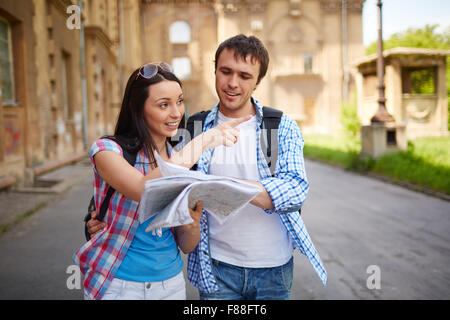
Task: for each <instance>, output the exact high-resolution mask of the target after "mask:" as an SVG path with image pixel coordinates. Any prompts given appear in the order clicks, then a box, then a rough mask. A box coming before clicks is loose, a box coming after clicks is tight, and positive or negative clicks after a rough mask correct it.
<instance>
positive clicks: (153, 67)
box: [136, 62, 173, 80]
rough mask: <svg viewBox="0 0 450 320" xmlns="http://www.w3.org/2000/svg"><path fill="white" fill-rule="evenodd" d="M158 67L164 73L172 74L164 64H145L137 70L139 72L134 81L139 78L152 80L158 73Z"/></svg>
mask: <svg viewBox="0 0 450 320" xmlns="http://www.w3.org/2000/svg"><path fill="white" fill-rule="evenodd" d="M158 67H159V68H161V69H162V70H164V71H168V72H170V73H173V69H172V67H171V66H170V65H169V64H168V63H165V62H157V63H147V64H145V65H143V66H142V67H141V68H140V69H139V72H138V74H137V76H136V80H137V78H138V77H139V76H141V77H143V78H145V79H151V78H153V77H154V76H155V75H156V74H157V73H158Z"/></svg>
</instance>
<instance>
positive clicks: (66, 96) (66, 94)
mask: <svg viewBox="0 0 450 320" xmlns="http://www.w3.org/2000/svg"><path fill="white" fill-rule="evenodd" d="M62 60H63V61H62V64H61V77H62V102H63V110H64V111H63V112H64V118H65V119H68V118H69V92H68V78H67V77H68V71H67V67H68V60H69V56H68V55H67V54H66V53H65V52H63V53H62Z"/></svg>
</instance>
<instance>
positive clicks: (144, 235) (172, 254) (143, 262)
mask: <svg viewBox="0 0 450 320" xmlns="http://www.w3.org/2000/svg"><path fill="white" fill-rule="evenodd" d="M153 218H154V217H152V218H150V219H148V220H147V221H145V222H144V223H142V224H140V225H139V227H138V229H137V231H136V234H135V235H134V238H133V241H132V242H131V245H130V247H129V248H128V251H127V253H126V255H125V258H124V259H123V261H122V263H121V264H120V267H119V270H118V271H117V273H116V275H115V276H116V278H119V279H122V280H128V281H138V282H154V281H163V280H167V279H169V278H172V277H174V276H176V275H177V274H178V273H180V272H181V271H182V270H183V260H182V259H181V255H180V252H179V250H178V247H177V244H176V242H175V239H174V237H173V234H172V231H171V230H170V229H169V228H163V229H162V236H161V237H159V236H158V235H157V234H155V235H154V234H153V232H152V231H150V232H145V229H146V228H147V226H148V224H149V223H150V222H151V220H152V219H153Z"/></svg>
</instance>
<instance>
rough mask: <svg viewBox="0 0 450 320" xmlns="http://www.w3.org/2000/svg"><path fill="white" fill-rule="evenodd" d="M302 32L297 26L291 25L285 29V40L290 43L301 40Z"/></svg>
mask: <svg viewBox="0 0 450 320" xmlns="http://www.w3.org/2000/svg"><path fill="white" fill-rule="evenodd" d="M302 38H303V33H302V30H301V29H300V27H299V26H297V25H295V24H294V25H292V26H290V27H289V28H288V29H287V40H288V42H290V43H300V42H302Z"/></svg>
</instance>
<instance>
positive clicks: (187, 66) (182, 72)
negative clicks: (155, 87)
mask: <svg viewBox="0 0 450 320" xmlns="http://www.w3.org/2000/svg"><path fill="white" fill-rule="evenodd" d="M172 67H173V70H174V73H175V75H176V76H177V77H178V78H179V79H180V80H186V79H189V78H190V77H191V59H189V58H188V57H181V58H174V59H173V60H172Z"/></svg>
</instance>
